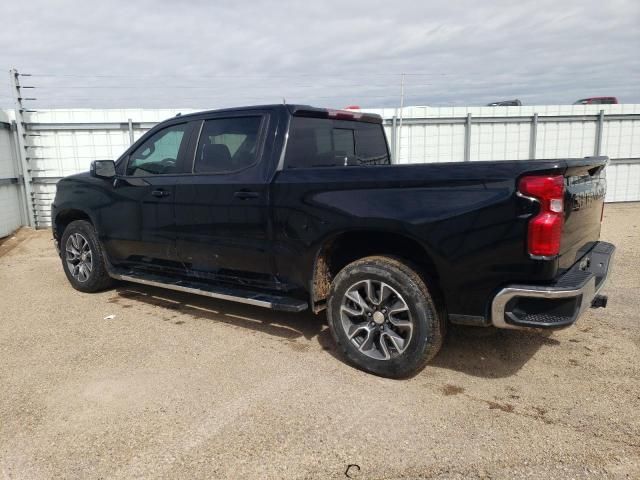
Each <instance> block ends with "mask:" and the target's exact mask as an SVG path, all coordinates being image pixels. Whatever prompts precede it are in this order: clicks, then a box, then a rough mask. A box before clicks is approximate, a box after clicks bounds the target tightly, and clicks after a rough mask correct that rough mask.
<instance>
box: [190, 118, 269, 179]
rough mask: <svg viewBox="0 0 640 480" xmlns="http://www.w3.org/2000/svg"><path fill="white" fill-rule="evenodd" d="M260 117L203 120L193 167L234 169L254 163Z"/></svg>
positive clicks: (208, 170)
mask: <svg viewBox="0 0 640 480" xmlns="http://www.w3.org/2000/svg"><path fill="white" fill-rule="evenodd" d="M262 119H263V117H262V116H248V117H232V118H216V119H211V120H205V122H204V125H203V126H202V132H201V133H200V140H199V141H198V147H197V149H196V157H195V162H194V167H193V171H194V172H198V173H225V172H235V171H238V170H242V169H244V168H247V167H249V166H251V165H253V164H254V163H256V161H257V159H258V147H259V141H258V137H259V135H260V126H261V125H262Z"/></svg>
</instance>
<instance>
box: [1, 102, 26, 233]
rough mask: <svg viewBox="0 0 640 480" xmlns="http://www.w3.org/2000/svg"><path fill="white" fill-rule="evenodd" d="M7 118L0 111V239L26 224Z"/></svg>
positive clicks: (15, 157) (18, 172) (14, 151)
mask: <svg viewBox="0 0 640 480" xmlns="http://www.w3.org/2000/svg"><path fill="white" fill-rule="evenodd" d="M16 153H17V152H16V150H15V142H14V136H13V132H12V130H11V124H10V122H9V117H8V116H7V115H6V114H4V113H3V112H2V111H0V238H2V237H4V236H7V235H9V234H10V233H11V232H13V231H14V230H16V229H17V228H18V227H19V226H20V225H23V223H25V222H26V218H27V217H26V212H25V209H24V208H23V205H22V202H23V199H24V195H23V193H22V191H21V187H20V178H21V175H20V169H19V165H18V163H17V155H16Z"/></svg>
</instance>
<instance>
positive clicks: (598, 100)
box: [574, 97, 620, 105]
mask: <svg viewBox="0 0 640 480" xmlns="http://www.w3.org/2000/svg"><path fill="white" fill-rule="evenodd" d="M618 103H620V102H618V99H617V98H616V97H590V98H583V99H582V100H578V101H577V102H575V103H574V105H614V104H618Z"/></svg>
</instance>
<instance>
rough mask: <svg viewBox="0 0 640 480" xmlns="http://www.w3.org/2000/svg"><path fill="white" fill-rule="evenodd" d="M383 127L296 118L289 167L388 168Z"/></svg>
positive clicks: (288, 161)
mask: <svg viewBox="0 0 640 480" xmlns="http://www.w3.org/2000/svg"><path fill="white" fill-rule="evenodd" d="M389 163H390V162H389V152H388V150H387V143H386V140H385V136H384V131H383V130H382V125H380V124H374V123H366V122H354V121H345V120H332V119H324V118H308V117H293V119H292V121H291V127H290V129H289V140H288V143H287V150H286V154H285V167H286V168H314V167H337V166H347V165H388V164H389Z"/></svg>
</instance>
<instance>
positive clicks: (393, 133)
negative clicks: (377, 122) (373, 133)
mask: <svg viewBox="0 0 640 480" xmlns="http://www.w3.org/2000/svg"><path fill="white" fill-rule="evenodd" d="M397 120H398V116H397V115H394V116H393V118H392V119H391V157H392V158H391V163H398V160H397V158H396V142H397V133H398V132H396V128H397V127H398V125H397Z"/></svg>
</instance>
